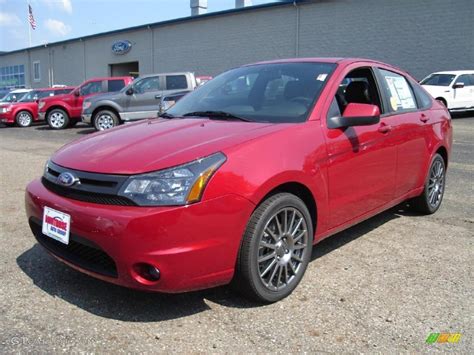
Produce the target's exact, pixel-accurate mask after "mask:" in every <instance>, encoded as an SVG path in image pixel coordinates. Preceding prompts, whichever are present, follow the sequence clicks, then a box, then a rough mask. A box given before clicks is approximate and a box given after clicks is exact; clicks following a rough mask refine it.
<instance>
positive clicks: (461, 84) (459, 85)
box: [453, 83, 464, 89]
mask: <svg viewBox="0 0 474 355" xmlns="http://www.w3.org/2000/svg"><path fill="white" fill-rule="evenodd" d="M463 87H464V83H456V84H454V85H453V89H462V88H463Z"/></svg>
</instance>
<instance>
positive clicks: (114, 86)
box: [107, 79, 125, 92]
mask: <svg viewBox="0 0 474 355" xmlns="http://www.w3.org/2000/svg"><path fill="white" fill-rule="evenodd" d="M124 87H125V82H124V80H123V79H117V80H108V81H107V92H115V91H120V90H122V89H123V88H124Z"/></svg>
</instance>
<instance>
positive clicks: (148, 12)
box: [0, 0, 275, 51]
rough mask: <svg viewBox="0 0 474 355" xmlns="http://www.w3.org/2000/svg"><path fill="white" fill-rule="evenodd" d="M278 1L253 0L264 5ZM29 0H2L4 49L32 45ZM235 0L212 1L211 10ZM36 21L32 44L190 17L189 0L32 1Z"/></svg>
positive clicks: (0, 25) (0, 32)
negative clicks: (29, 35) (28, 18)
mask: <svg viewBox="0 0 474 355" xmlns="http://www.w3.org/2000/svg"><path fill="white" fill-rule="evenodd" d="M274 1H275V0H253V1H252V3H253V5H260V4H264V3H268V2H274ZM27 3H28V1H27V0H0V51H11V50H15V49H21V48H26V47H28V26H29V24H28V20H27V17H28V5H27ZM234 3H235V0H208V12H214V11H221V10H226V9H230V8H233V7H234ZM30 4H31V7H32V8H33V15H34V17H35V20H36V30H34V31H33V30H32V31H31V44H32V46H36V45H41V44H44V43H52V42H56V41H61V40H65V39H68V38H75V37H80V36H84V35H90V34H94V33H99V32H106V31H111V30H116V29H119V28H126V27H131V26H137V25H142V24H146V23H152V22H159V21H163V20H168V19H173V18H179V17H186V16H189V15H190V13H191V10H190V8H189V0H30Z"/></svg>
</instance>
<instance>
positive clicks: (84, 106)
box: [82, 101, 92, 110]
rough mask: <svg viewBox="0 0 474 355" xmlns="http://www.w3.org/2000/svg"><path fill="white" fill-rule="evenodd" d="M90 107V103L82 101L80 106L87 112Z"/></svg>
mask: <svg viewBox="0 0 474 355" xmlns="http://www.w3.org/2000/svg"><path fill="white" fill-rule="evenodd" d="M91 105H92V102H90V101H84V103H83V104H82V109H83V110H87V109H88V108H89V107H91Z"/></svg>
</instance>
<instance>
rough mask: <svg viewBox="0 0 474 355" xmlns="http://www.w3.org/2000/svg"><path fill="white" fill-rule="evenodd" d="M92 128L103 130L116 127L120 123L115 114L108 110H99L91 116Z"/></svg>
mask: <svg viewBox="0 0 474 355" xmlns="http://www.w3.org/2000/svg"><path fill="white" fill-rule="evenodd" d="M93 122H94V128H95V129H96V130H97V131H105V130H107V129H111V128H114V127H117V126H118V125H119V124H120V120H119V118H118V117H117V115H116V114H115V113H114V112H113V111H110V110H100V111H99V112H97V113H96V114H95V115H94V118H93Z"/></svg>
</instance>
